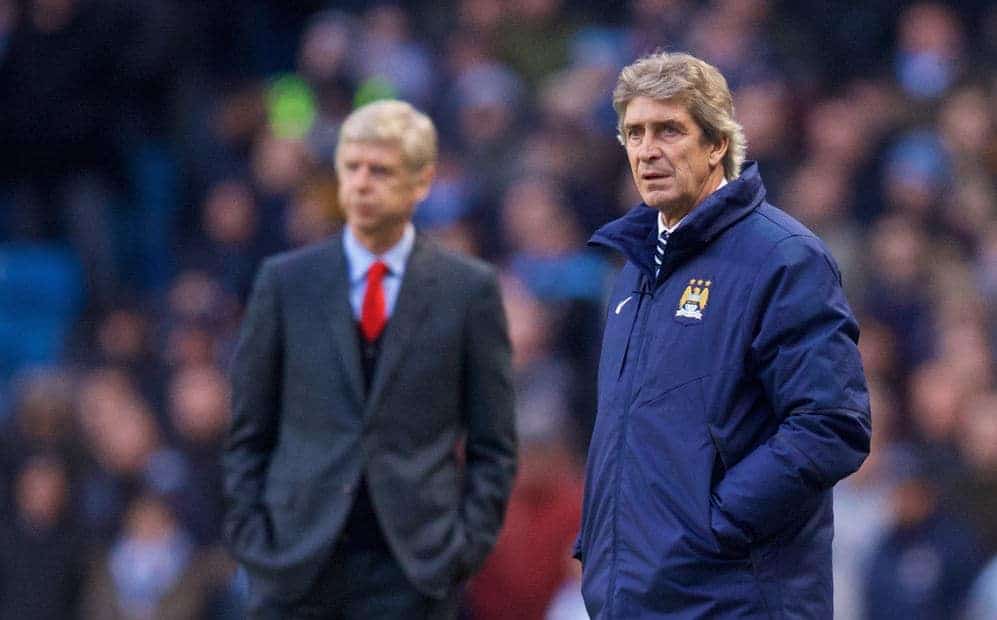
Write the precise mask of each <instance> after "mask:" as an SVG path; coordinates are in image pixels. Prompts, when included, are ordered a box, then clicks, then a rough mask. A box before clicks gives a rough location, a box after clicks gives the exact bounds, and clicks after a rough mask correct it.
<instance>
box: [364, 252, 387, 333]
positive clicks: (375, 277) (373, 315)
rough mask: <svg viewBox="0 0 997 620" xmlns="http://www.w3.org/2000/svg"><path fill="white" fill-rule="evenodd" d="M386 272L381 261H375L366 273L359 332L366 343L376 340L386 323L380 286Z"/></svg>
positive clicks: (385, 312)
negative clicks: (365, 288)
mask: <svg viewBox="0 0 997 620" xmlns="http://www.w3.org/2000/svg"><path fill="white" fill-rule="evenodd" d="M387 271H388V267H387V265H385V264H384V263H383V262H381V261H375V262H374V263H373V264H372V265H371V266H370V269H369V270H368V271H367V290H366V291H365V292H364V296H363V306H362V307H361V309H360V331H361V332H362V333H363V336H364V338H366V339H367V342H374V341H375V340H377V337H378V336H380V335H381V331H382V330H383V329H384V325H385V324H386V323H387V322H388V313H387V310H386V307H385V303H384V287H383V286H381V280H383V279H384V274H385V273H386V272H387Z"/></svg>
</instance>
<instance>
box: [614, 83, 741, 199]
mask: <svg viewBox="0 0 997 620" xmlns="http://www.w3.org/2000/svg"><path fill="white" fill-rule="evenodd" d="M623 139H624V146H625V147H626V149H627V159H628V160H629V162H630V171H631V172H632V173H633V178H634V183H635V184H636V185H637V191H638V192H639V193H640V196H641V198H642V199H643V200H644V203H645V204H647V206H649V207H652V208H654V209H658V210H659V211H662V212H663V213H664V214H665V216H666V217H668V216H669V215H670V214H675V215H677V216H679V217H681V216H682V215H684V214H685V213H687V212H688V211H690V210H691V209H692V208H693V207H695V206H696V205H697V204H699V202H700V201H702V199H703V198H705V197H706V196H707V195H708V194H709V193H710V192H712V191H713V190H714V189H715V186H716V185H717V184H719V182H720V180H721V179H722V178H723V166H722V161H723V156H724V154H725V153H726V152H727V141H726V140H723V141H722V142H720V143H719V144H710V143H709V141H708V140H707V138H706V136H705V134H704V133H703V130H702V129H701V128H700V127H699V125H698V124H697V123H696V121H695V120H693V118H692V116H691V115H690V114H689V112H688V110H686V108H685V106H684V105H681V104H679V103H676V102H672V101H670V100H657V99H651V98H649V97H636V98H634V99H633V101H631V102H630V103H629V104H628V105H627V108H626V112H625V113H624V116H623Z"/></svg>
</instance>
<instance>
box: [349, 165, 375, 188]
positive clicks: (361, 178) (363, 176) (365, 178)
mask: <svg viewBox="0 0 997 620" xmlns="http://www.w3.org/2000/svg"><path fill="white" fill-rule="evenodd" d="M370 179H371V175H370V168H368V167H367V166H357V168H356V170H354V171H353V174H351V175H350V185H352V186H353V187H354V189H357V190H365V189H367V188H369V187H370Z"/></svg>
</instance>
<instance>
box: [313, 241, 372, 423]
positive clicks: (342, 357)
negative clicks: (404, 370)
mask: <svg viewBox="0 0 997 620" xmlns="http://www.w3.org/2000/svg"><path fill="white" fill-rule="evenodd" d="M321 263H322V265H323V267H324V268H323V269H321V270H320V271H319V272H318V273H316V274H315V278H314V283H315V284H316V286H317V288H318V290H317V291H316V294H315V296H314V299H315V303H316V304H317V305H318V306H319V308H320V309H321V312H320V316H322V318H323V320H324V322H325V324H326V325H327V326H329V328H331V330H332V340H333V348H334V353H335V357H336V358H337V359H339V361H340V363H341V364H342V366H343V373H344V374H345V375H346V382H347V384H348V385H349V386H350V389H351V391H352V392H353V396H354V398H355V399H356V402H357V405H358V408H359V406H360V405H362V403H363V402H364V387H363V369H362V366H361V362H360V341H359V336H358V335H357V328H356V320H355V319H354V318H353V308H352V307H351V306H350V279H349V267H348V265H347V264H346V255H345V254H344V253H343V239H342V235H337V236H336V238H335V239H333V240H332V241H330V242H329V244H328V245H327V247H326V257H325V260H323V261H321Z"/></svg>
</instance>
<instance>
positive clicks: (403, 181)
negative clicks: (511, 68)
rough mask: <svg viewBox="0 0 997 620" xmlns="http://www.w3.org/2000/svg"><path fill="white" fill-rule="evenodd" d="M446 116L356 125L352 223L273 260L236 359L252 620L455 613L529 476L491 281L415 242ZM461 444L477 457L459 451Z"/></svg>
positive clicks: (349, 159)
mask: <svg viewBox="0 0 997 620" xmlns="http://www.w3.org/2000/svg"><path fill="white" fill-rule="evenodd" d="M435 161H436V131H435V128H434V127H433V124H432V121H430V119H429V118H428V117H427V116H425V115H424V114H422V113H421V112H419V111H417V110H415V109H414V108H413V107H412V106H410V105H408V104H407V103H403V102H400V101H381V102H376V103H373V104H368V105H366V106H364V107H361V108H359V109H357V110H355V111H354V112H353V113H352V114H351V115H350V116H349V117H348V118H347V119H346V121H344V123H343V126H342V128H341V130H340V137H339V144H338V148H337V152H336V170H337V173H338V176H339V183H340V190H339V198H340V202H341V205H342V207H343V209H344V211H345V213H346V220H347V225H346V227H345V229H344V231H343V232H342V234H339V235H336V236H334V237H333V238H331V239H330V240H329V241H327V242H325V243H323V244H319V245H316V246H313V247H308V248H305V249H302V250H297V251H294V252H290V253H287V254H282V255H279V256H276V257H273V258H271V259H268V260H267V261H266V262H265V263H264V264H263V266H262V268H261V269H260V272H259V274H258V275H257V279H256V283H255V285H254V289H253V293H252V296H251V298H250V300H249V304H248V306H247V311H246V317H245V319H244V323H243V326H242V332H241V336H240V340H239V345H238V348H237V350H236V353H235V359H234V363H233V367H232V381H233V420H232V425H231V429H230V431H229V435H228V439H227V443H226V447H225V453H224V456H223V463H224V472H225V474H224V478H225V480H224V482H225V496H226V500H227V513H226V519H225V527H224V531H225V536H226V540H227V542H228V545H229V547H230V549H231V550H232V552H233V554H234V555H235V556H236V558H237V559H238V560H239V562H240V563H241V564H242V566H243V567H244V568H245V569H246V571H247V573H248V574H249V576H250V590H251V596H250V609H251V613H252V614H253V616H254V617H256V618H282V619H284V618H364V619H368V618H453V617H455V616H456V613H457V607H458V601H457V594H458V588H459V584H460V583H461V582H462V581H463V580H464V579H465V578H466V577H467V576H469V575H470V574H471V573H472V572H474V571H475V570H476V569H477V568H478V567H479V566H480V565H481V563H482V561H483V560H484V558H485V556H486V555H487V554H488V552H489V550H490V549H491V547H492V545H493V544H494V542H495V539H496V537H497V535H498V531H499V528H500V526H501V522H502V518H503V515H504V512H505V507H506V503H507V500H508V497H509V492H510V487H511V485H512V479H513V476H514V472H515V431H514V423H513V403H512V385H511V378H510V351H509V349H510V346H509V339H508V335H507V330H506V323H505V315H504V312H503V309H502V303H501V299H500V295H499V289H498V285H497V281H496V277H495V274H494V272H493V270H492V269H490V268H489V267H487V266H486V265H484V264H483V263H481V262H479V261H476V260H472V259H469V258H462V257H459V256H456V255H454V254H451V253H448V252H445V251H444V250H442V249H440V248H438V247H437V246H435V245H433V244H432V243H431V242H429V241H428V240H426V239H424V238H422V237H421V236H419V235H417V234H416V233H415V230H414V229H413V227H412V223H411V219H412V214H413V211H414V209H415V205H416V204H417V203H418V202H419V201H421V200H422V199H423V198H425V197H426V195H427V193H428V192H429V187H430V184H431V182H432V179H433V174H434V170H435ZM461 446H463V449H461Z"/></svg>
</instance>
